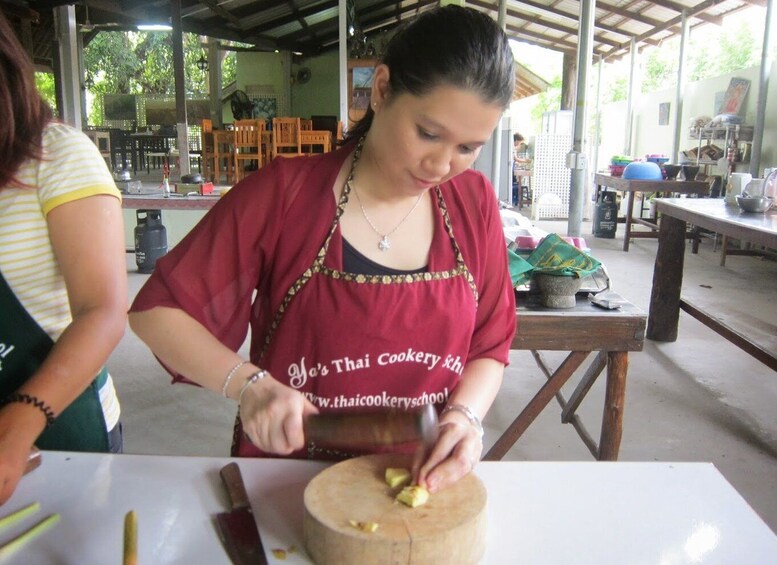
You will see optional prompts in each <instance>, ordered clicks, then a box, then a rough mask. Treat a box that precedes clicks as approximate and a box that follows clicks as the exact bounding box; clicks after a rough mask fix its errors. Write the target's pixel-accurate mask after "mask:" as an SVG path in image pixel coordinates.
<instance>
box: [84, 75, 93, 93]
mask: <svg viewBox="0 0 777 565" xmlns="http://www.w3.org/2000/svg"><path fill="white" fill-rule="evenodd" d="M93 86H94V79H93V78H92V73H86V78H85V79H84V88H86V89H87V90H92V87H93Z"/></svg>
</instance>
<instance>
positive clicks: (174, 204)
mask: <svg viewBox="0 0 777 565" xmlns="http://www.w3.org/2000/svg"><path fill="white" fill-rule="evenodd" d="M218 201H219V196H218V195H216V196H209V195H205V196H201V195H192V196H180V195H176V196H173V195H170V196H169V197H167V198H165V197H164V196H135V195H131V194H122V196H121V207H122V208H128V209H131V210H138V209H151V210H210V209H211V208H213V206H214V205H215V204H216V202H218Z"/></svg>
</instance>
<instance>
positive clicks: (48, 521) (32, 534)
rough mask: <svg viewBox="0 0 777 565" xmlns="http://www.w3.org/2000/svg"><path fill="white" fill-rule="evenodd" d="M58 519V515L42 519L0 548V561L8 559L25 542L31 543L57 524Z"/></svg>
mask: <svg viewBox="0 0 777 565" xmlns="http://www.w3.org/2000/svg"><path fill="white" fill-rule="evenodd" d="M59 518H60V516H59V514H52V515H51V516H49V517H47V518H44V519H43V520H41V521H40V522H38V523H37V524H35V525H34V526H33V527H32V528H30V529H29V530H27V531H26V532H24V533H23V534H21V535H19V536H17V537H15V538H14V539H12V540H11V541H9V542H8V543H7V544H5V545H3V546H0V559H5V558H6V557H9V556H10V555H11V554H12V553H14V552H15V551H17V550H18V549H20V548H21V547H22V546H23V545H25V544H26V543H27V542H29V541H32V540H33V539H35V538H36V537H38V536H39V535H40V534H42V533H43V532H45V531H46V530H48V529H50V528H51V527H52V526H53V525H54V524H56V523H57V522H59Z"/></svg>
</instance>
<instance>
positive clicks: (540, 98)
mask: <svg viewBox="0 0 777 565" xmlns="http://www.w3.org/2000/svg"><path fill="white" fill-rule="evenodd" d="M560 109H561V75H556V77H555V78H554V79H553V80H552V81H551V82H550V87H549V88H548V89H547V90H545V91H544V92H540V93H539V94H538V95H537V104H536V105H535V106H534V108H532V110H531V120H532V122H533V125H534V129H535V131H540V130H541V129H542V115H543V114H544V113H545V112H555V111H557V110H560Z"/></svg>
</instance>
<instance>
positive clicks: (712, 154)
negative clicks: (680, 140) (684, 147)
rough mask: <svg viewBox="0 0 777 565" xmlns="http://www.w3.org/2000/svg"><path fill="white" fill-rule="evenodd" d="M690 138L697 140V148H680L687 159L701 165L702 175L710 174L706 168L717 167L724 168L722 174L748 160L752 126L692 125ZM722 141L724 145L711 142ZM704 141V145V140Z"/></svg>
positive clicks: (725, 174) (725, 175) (726, 175)
mask: <svg viewBox="0 0 777 565" xmlns="http://www.w3.org/2000/svg"><path fill="white" fill-rule="evenodd" d="M689 137H690V138H691V139H693V140H698V144H697V146H696V147H694V148H692V149H690V150H688V151H683V157H684V158H685V159H686V160H687V162H691V163H695V164H696V165H699V166H700V167H703V168H704V174H705V175H708V174H709V167H712V166H719V167H721V168H723V169H724V171H722V172H723V176H724V180H725V177H728V175H729V174H730V173H731V172H733V171H734V170H735V169H736V167H737V165H742V164H745V163H746V162H747V161H749V156H750V150H751V142H752V140H753V126H744V125H742V124H727V125H720V126H704V127H691V128H690V131H689ZM715 140H722V141H723V144H722V145H723V147H722V148H721V147H718V146H717V145H715V144H714V143H713V141H715ZM704 141H706V144H704V143H703V142H704Z"/></svg>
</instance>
